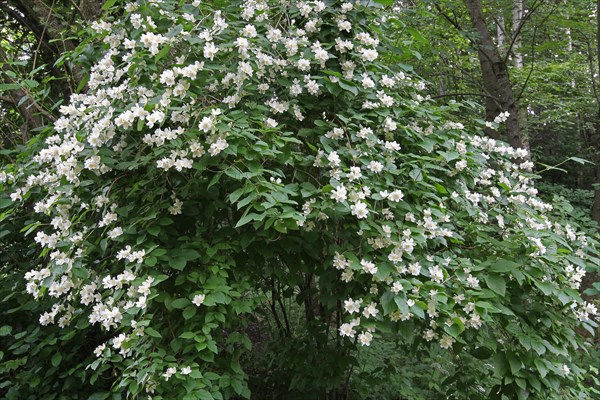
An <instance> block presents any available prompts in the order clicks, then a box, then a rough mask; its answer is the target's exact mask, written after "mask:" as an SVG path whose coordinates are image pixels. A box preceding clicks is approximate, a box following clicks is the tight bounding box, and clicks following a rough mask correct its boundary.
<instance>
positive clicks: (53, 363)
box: [50, 352, 62, 367]
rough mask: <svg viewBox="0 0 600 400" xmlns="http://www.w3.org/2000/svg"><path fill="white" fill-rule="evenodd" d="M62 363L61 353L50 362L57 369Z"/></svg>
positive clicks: (56, 354)
mask: <svg viewBox="0 0 600 400" xmlns="http://www.w3.org/2000/svg"><path fill="white" fill-rule="evenodd" d="M61 361H62V354H61V353H60V352H59V353H55V354H54V355H53V356H52V359H51V360H50V362H51V363H52V366H53V367H57V366H58V364H60V362H61Z"/></svg>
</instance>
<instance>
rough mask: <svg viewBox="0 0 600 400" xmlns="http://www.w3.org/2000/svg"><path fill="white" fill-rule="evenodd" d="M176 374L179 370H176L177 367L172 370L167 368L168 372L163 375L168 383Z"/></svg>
mask: <svg viewBox="0 0 600 400" xmlns="http://www.w3.org/2000/svg"><path fill="white" fill-rule="evenodd" d="M175 372H177V368H175V367H170V368H167V371H166V372H165V373H163V374H162V376H163V377H164V378H165V381H168V380H169V378H170V377H171V376H173V374H174V373H175Z"/></svg>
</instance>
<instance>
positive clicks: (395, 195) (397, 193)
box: [387, 189, 404, 203]
mask: <svg viewBox="0 0 600 400" xmlns="http://www.w3.org/2000/svg"><path fill="white" fill-rule="evenodd" d="M403 198H404V193H402V190H399V189H397V190H394V191H393V192H392V193H390V194H389V195H388V196H387V199H388V200H389V201H391V202H394V203H397V202H399V201H400V200H402V199H403Z"/></svg>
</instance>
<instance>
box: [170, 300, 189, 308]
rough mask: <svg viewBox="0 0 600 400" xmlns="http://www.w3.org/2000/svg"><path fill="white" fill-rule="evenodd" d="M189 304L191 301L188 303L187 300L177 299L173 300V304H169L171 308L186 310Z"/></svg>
mask: <svg viewBox="0 0 600 400" xmlns="http://www.w3.org/2000/svg"><path fill="white" fill-rule="evenodd" d="M190 304H191V301H189V300H188V299H177V300H173V302H172V303H171V307H173V308H186V307H187V306H189V305H190Z"/></svg>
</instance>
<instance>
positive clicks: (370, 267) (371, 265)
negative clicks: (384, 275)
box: [360, 260, 377, 275]
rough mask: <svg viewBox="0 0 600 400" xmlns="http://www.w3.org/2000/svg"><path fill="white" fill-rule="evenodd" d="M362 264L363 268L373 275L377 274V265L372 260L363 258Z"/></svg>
mask: <svg viewBox="0 0 600 400" xmlns="http://www.w3.org/2000/svg"><path fill="white" fill-rule="evenodd" d="M360 265H361V266H362V267H363V270H364V271H365V272H366V273H368V274H371V275H375V274H376V273H377V267H376V266H375V264H374V263H373V262H372V261H367V260H361V261H360Z"/></svg>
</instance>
